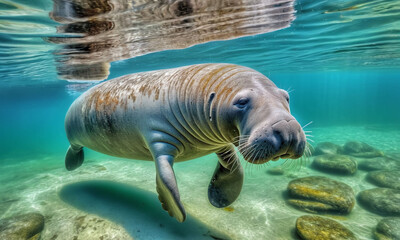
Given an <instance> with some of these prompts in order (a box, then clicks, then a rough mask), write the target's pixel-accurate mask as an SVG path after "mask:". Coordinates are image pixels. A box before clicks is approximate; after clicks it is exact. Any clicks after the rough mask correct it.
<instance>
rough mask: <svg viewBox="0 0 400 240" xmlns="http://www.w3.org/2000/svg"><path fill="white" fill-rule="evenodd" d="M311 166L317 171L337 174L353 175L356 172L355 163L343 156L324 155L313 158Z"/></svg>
mask: <svg viewBox="0 0 400 240" xmlns="http://www.w3.org/2000/svg"><path fill="white" fill-rule="evenodd" d="M312 166H313V167H314V168H316V169H318V170H321V171H325V172H329V173H338V174H346V175H350V174H354V173H355V172H356V171H357V162H356V161H355V160H354V159H353V158H351V157H349V156H345V155H338V154H324V155H320V156H317V157H315V158H314V161H313V164H312Z"/></svg>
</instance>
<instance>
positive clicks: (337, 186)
mask: <svg viewBox="0 0 400 240" xmlns="http://www.w3.org/2000/svg"><path fill="white" fill-rule="evenodd" d="M287 189H288V194H289V197H290V199H289V200H288V202H289V203H290V204H292V205H294V206H295V207H297V208H299V209H301V210H304V211H307V212H313V213H316V212H335V213H342V214H346V213H349V212H351V210H352V209H353V207H354V204H355V196H354V192H353V189H352V188H351V187H350V186H348V185H347V184H345V183H342V182H338V181H335V180H332V179H329V178H326V177H320V176H312V177H304V178H298V179H295V180H292V181H291V182H290V183H289V185H288V188H287Z"/></svg>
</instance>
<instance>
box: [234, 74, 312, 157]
mask: <svg viewBox="0 0 400 240" xmlns="http://www.w3.org/2000/svg"><path fill="white" fill-rule="evenodd" d="M242 77H243V76H242ZM242 81H245V82H246V84H245V86H246V87H241V89H240V90H239V91H237V92H236V93H235V94H234V96H233V97H232V98H231V100H230V103H229V104H230V116H231V119H233V120H234V123H235V125H236V128H237V129H238V130H239V133H240V137H239V141H238V144H237V145H238V148H239V151H240V152H241V154H242V155H243V157H244V158H245V160H246V161H248V162H251V163H254V164H262V163H265V162H267V161H269V160H278V159H279V158H291V159H296V158H300V157H301V156H302V155H303V153H304V151H305V146H306V136H305V134H304V131H303V129H302V127H301V126H300V124H299V123H298V122H297V121H296V119H295V118H294V117H293V116H292V115H291V114H290V108H289V94H288V93H287V92H286V91H284V90H282V89H279V88H277V87H276V85H275V84H274V83H273V82H272V81H271V80H269V79H268V78H266V77H265V76H264V75H262V74H260V73H258V72H255V73H254V72H253V74H250V75H247V76H246V80H242Z"/></svg>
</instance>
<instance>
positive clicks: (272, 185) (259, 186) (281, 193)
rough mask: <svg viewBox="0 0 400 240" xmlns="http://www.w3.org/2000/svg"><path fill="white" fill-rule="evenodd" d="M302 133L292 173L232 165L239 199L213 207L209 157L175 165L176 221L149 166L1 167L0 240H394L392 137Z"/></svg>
mask: <svg viewBox="0 0 400 240" xmlns="http://www.w3.org/2000/svg"><path fill="white" fill-rule="evenodd" d="M312 130H313V134H312V135H314V137H313V140H314V143H312V144H313V146H314V147H315V151H314V154H315V155H316V156H315V157H310V158H309V160H308V162H307V164H303V165H305V166H303V167H302V168H301V169H300V168H299V167H298V165H299V163H300V161H298V162H294V161H293V164H290V162H286V164H284V165H283V166H276V165H279V163H273V164H266V165H262V166H258V165H257V166H256V165H250V164H248V163H245V162H242V164H243V165H244V167H245V183H244V186H243V190H242V193H241V195H240V196H239V198H238V199H237V200H236V202H234V203H233V204H232V205H231V206H229V207H227V208H223V209H218V208H215V207H213V206H212V205H211V204H210V203H209V202H208V199H207V187H208V184H209V181H210V179H211V176H212V174H213V171H214V167H215V165H216V161H217V157H216V156H215V155H209V156H206V157H203V158H200V159H196V160H192V161H187V162H183V163H178V164H175V166H174V169H175V173H176V176H177V182H178V186H179V189H180V194H181V199H182V202H183V203H184V205H185V208H186V210H187V213H188V219H187V221H186V222H184V223H178V222H177V221H176V220H175V219H173V218H170V217H169V216H168V214H167V213H166V212H165V211H163V210H162V208H161V205H160V203H159V202H158V199H157V195H156V190H155V171H154V164H153V163H152V162H145V161H134V160H127V159H117V158H111V157H108V156H104V155H99V154H95V153H93V152H90V151H87V152H86V153H87V155H86V156H87V159H86V160H85V163H84V164H83V165H82V167H80V168H79V169H77V170H75V171H72V172H68V171H66V170H65V168H64V159H63V156H62V155H61V154H60V156H57V157H52V156H46V157H40V158H37V159H29V160H27V161H23V162H14V163H13V162H12V159H11V160H10V161H9V162H11V163H9V164H3V165H2V166H0V181H1V182H2V184H1V186H0V214H1V215H0V218H1V220H0V229H1V231H0V238H1V239H3V238H4V239H8V238H5V237H4V236H6V237H7V236H12V235H10V234H11V233H12V231H13V228H15V226H19V227H20V226H28V227H27V228H30V229H28V230H26V231H24V232H25V233H27V232H28V233H29V234H26V235H24V239H53V240H55V239H77V240H78V239H103V240H106V239H145V240H146V239H265V238H269V239H318V234H320V233H321V232H322V230H323V232H324V233H326V234H328V235H326V236H324V238H326V239H329V238H331V239H341V237H343V236H346V237H348V239H357V238H358V239H372V238H375V239H396V237H397V238H398V237H399V229H398V226H399V217H400V210H399V208H398V206H400V190H399V186H398V182H399V181H398V180H399V179H398V178H399V174H397V173H398V172H396V171H399V170H400V130H398V128H393V129H387V127H386V126H382V127H379V126H378V127H377V126H374V127H329V128H314V129H312ZM323 142H329V143H328V144H327V143H323ZM360 142H364V143H366V144H367V145H365V144H362V143H360ZM371 147H372V148H371ZM332 159H333V160H332ZM335 159H336V161H335ZM314 160H316V161H315V163H313V161H314ZM296 161H297V160H296ZM336 163H337V164H336ZM314 182H315V184H313V183H314ZM299 184H300V185H299ZM288 186H289V188H288ZM383 194H385V195H383ZM32 213H39V214H40V215H41V216H43V217H44V218H41V217H38V216H40V215H37V214H32ZM24 214H30V215H24ZM21 215H24V216H22V217H21ZM305 215H306V216H305ZM15 216H19V217H17V218H15ZM29 216H34V217H29ZM13 217H14V218H13ZM21 219H23V220H22V221H23V223H25V224H22V225H21V222H18V221H21ZM40 219H41V220H40ZM43 219H44V222H40V221H43ZM37 221H39V222H37ZM28 223H29V224H28ZM13 224H14V225H13ZM396 226H397V228H396ZM25 229H26V228H25ZM315 229H321V231H315ZM329 229H330V230H333V231H332V232H333V233H332V234H331V235H330V233H329ZM35 231H36V232H35ZM2 234H3V235H2ZM5 234H9V235H5ZM385 237H386V238H385ZM16 239H17V238H16Z"/></svg>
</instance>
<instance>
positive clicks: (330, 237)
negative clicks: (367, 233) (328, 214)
mask: <svg viewBox="0 0 400 240" xmlns="http://www.w3.org/2000/svg"><path fill="white" fill-rule="evenodd" d="M296 231H297V234H298V235H299V236H300V237H301V239H304V240H320V239H324V240H339V239H346V240H353V239H354V240H356V239H357V237H356V236H355V235H354V233H353V232H351V231H350V230H349V229H347V228H346V227H345V226H343V225H342V224H340V223H338V222H336V221H335V220H332V219H329V218H323V217H320V216H310V215H306V216H301V217H299V218H298V219H297V221H296Z"/></svg>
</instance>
